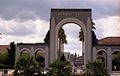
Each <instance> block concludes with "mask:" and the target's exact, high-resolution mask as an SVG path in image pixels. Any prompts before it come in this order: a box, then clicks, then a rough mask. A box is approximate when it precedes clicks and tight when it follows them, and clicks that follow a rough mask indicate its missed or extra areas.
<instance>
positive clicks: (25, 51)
mask: <svg viewBox="0 0 120 76" xmlns="http://www.w3.org/2000/svg"><path fill="white" fill-rule="evenodd" d="M20 56H21V57H25V58H26V57H29V56H30V52H29V50H28V49H23V50H21V53H20Z"/></svg>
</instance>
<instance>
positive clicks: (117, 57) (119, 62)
mask: <svg viewBox="0 0 120 76" xmlns="http://www.w3.org/2000/svg"><path fill="white" fill-rule="evenodd" d="M112 71H120V51H119V50H116V51H114V52H113V53H112Z"/></svg>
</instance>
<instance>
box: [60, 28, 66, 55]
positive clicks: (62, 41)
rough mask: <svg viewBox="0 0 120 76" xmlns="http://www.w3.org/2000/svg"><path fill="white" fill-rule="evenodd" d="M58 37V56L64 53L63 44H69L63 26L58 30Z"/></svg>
mask: <svg viewBox="0 0 120 76" xmlns="http://www.w3.org/2000/svg"><path fill="white" fill-rule="evenodd" d="M58 39H59V50H58V57H60V56H61V55H62V49H61V48H62V47H61V45H63V44H67V40H66V35H65V31H64V29H63V27H61V28H60V30H59V32H58Z"/></svg>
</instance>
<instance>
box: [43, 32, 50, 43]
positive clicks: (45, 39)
mask: <svg viewBox="0 0 120 76" xmlns="http://www.w3.org/2000/svg"><path fill="white" fill-rule="evenodd" d="M44 42H45V43H50V30H48V32H47V34H46V37H45V38H44Z"/></svg>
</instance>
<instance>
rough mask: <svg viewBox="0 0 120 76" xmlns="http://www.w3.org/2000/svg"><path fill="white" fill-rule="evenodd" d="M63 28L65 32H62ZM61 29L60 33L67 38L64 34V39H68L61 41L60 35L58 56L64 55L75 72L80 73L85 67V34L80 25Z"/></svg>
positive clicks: (65, 26)
mask: <svg viewBox="0 0 120 76" xmlns="http://www.w3.org/2000/svg"><path fill="white" fill-rule="evenodd" d="M61 28H62V29H64V30H62V31H61ZM61 28H60V29H59V33H60V31H61V32H64V34H65V36H64V35H63V34H62V37H64V38H66V40H63V41H62V40H60V37H59V33H58V56H59V54H64V56H65V57H66V59H67V60H68V61H70V62H71V65H72V66H73V68H72V69H73V72H76V73H80V72H81V70H82V69H83V65H84V60H83V58H84V57H83V47H84V45H83V43H84V32H83V30H82V28H81V27H80V25H77V24H75V23H67V24H64V25H63V26H61ZM81 32H82V33H81ZM60 35H61V34H60ZM79 36H81V38H82V39H80V37H79Z"/></svg>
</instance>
